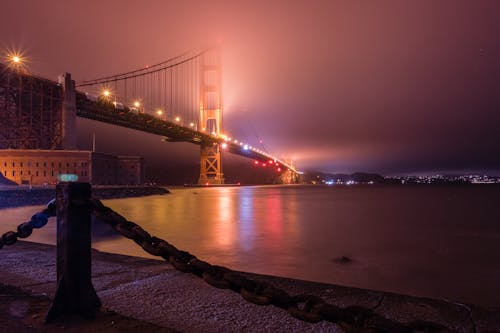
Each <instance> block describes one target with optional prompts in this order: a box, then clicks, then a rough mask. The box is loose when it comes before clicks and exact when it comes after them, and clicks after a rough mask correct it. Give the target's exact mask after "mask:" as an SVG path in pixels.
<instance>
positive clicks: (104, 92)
mask: <svg viewBox="0 0 500 333" xmlns="http://www.w3.org/2000/svg"><path fill="white" fill-rule="evenodd" d="M102 95H103V96H104V97H109V96H111V91H109V90H108V89H104V90H103V91H102Z"/></svg>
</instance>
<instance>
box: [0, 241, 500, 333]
mask: <svg viewBox="0 0 500 333" xmlns="http://www.w3.org/2000/svg"><path fill="white" fill-rule="evenodd" d="M130 246H137V245H135V244H134V243H133V242H131V244H130ZM55 258H56V249H55V247H54V246H51V245H45V244H38V243H30V242H22V241H19V242H17V243H16V244H14V245H12V246H4V248H3V249H1V250H0V271H1V274H0V283H1V284H4V285H8V286H15V287H19V288H21V289H20V290H22V291H24V292H27V293H28V294H31V295H42V296H44V295H46V296H48V297H49V298H52V297H53V296H54V293H55V288H56V282H55V279H56V263H55ZM92 271H93V274H92V275H93V284H94V287H95V289H96V290H97V293H98V295H99V297H100V299H101V301H102V303H103V307H104V309H105V311H113V312H116V313H117V314H119V315H121V316H125V317H130V318H133V319H137V320H139V321H141V323H143V322H147V323H145V324H144V323H143V324H140V325H148V323H150V324H152V325H153V326H151V327H150V329H152V328H153V327H157V328H162V327H163V328H166V330H165V331H180V332H259V333H260V332H301V333H302V332H342V330H341V329H340V327H339V326H337V325H335V324H333V323H329V322H325V321H323V322H320V323H317V324H310V323H305V322H302V321H299V320H296V319H294V318H293V317H291V316H290V315H289V314H288V313H287V312H286V311H284V310H282V309H279V308H276V307H273V306H258V305H254V304H251V303H248V302H247V301H245V300H244V299H243V298H242V297H241V296H240V295H238V294H236V293H234V292H232V291H229V290H221V289H216V288H214V287H212V286H210V285H208V284H206V283H205V282H204V281H203V280H201V279H199V278H198V277H196V276H195V275H192V274H185V273H181V272H179V271H177V270H175V269H174V268H173V267H172V266H171V265H169V264H167V263H165V262H163V261H156V260H150V259H143V258H136V257H129V256H123V255H115V254H108V253H101V252H98V251H94V252H93V267H92ZM249 275H250V276H251V277H252V278H255V279H261V280H264V281H267V282H270V283H272V284H274V285H275V286H277V287H280V288H283V289H285V290H287V291H288V292H289V293H290V294H292V295H295V294H301V293H307V294H314V295H317V296H320V297H322V298H323V299H324V300H325V301H327V302H328V303H331V304H335V305H339V306H342V307H346V306H351V305H361V306H366V307H370V308H373V309H376V312H377V313H379V314H381V315H383V316H384V317H386V318H389V319H394V320H398V321H403V322H411V321H414V320H417V319H420V320H425V321H432V322H437V323H440V324H443V325H445V326H446V327H449V328H451V329H453V330H456V331H458V332H474V333H475V332H486V331H488V332H495V331H497V332H500V309H484V308H479V307H476V306H466V305H461V304H456V303H450V302H446V301H440V300H431V299H424V298H416V297H409V296H401V295H396V294H390V293H382V292H375V291H368V290H362V289H355V288H346V287H340V286H335V285H328V284H321V283H313V282H306V281H298V280H292V279H286V278H279V277H271V276H263V275H254V274H249ZM47 309H48V308H47ZM47 309H45V311H46V310H47ZM25 313H26V314H29V313H30V312H29V311H28V310H26V311H25ZM39 316H41V317H43V316H45V312H44V313H41V314H39ZM125 317H121V318H122V319H121V320H124V319H123V318H125ZM133 319H132V320H133ZM80 323H82V321H80ZM82 325H86V324H85V323H82ZM140 325H139V326H132V327H135V328H136V329H137V330H140V331H148V330H149V329H146V328H145V327H144V326H140ZM135 328H132V329H129V330H128V331H129V332H133V331H136V329H135ZM152 330H153V331H158V330H155V329H152ZM34 331H35V332H36V331H37V330H34ZM95 331H96V332H97V330H95Z"/></svg>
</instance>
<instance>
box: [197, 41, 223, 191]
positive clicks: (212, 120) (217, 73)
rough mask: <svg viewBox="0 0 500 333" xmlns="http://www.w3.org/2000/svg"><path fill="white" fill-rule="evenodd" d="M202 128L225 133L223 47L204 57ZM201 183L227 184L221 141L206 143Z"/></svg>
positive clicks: (202, 60) (206, 53) (201, 157)
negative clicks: (222, 70)
mask: <svg viewBox="0 0 500 333" xmlns="http://www.w3.org/2000/svg"><path fill="white" fill-rule="evenodd" d="M198 128H199V129H200V130H202V131H206V132H207V133H211V134H213V135H219V134H220V133H222V73H221V60H220V48H219V47H216V48H213V49H210V50H208V51H207V52H205V53H204V54H203V55H202V56H201V59H200V124H199V127H198ZM198 183H199V184H224V174H223V173H222V159H221V149H220V147H219V145H218V144H202V145H201V154H200V178H199V180H198Z"/></svg>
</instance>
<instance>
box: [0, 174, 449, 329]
mask: <svg viewBox="0 0 500 333" xmlns="http://www.w3.org/2000/svg"><path fill="white" fill-rule="evenodd" d="M56 215H57V291H56V295H55V298H54V300H53V303H52V306H51V308H50V309H49V311H48V314H47V316H46V322H51V321H54V320H55V319H57V318H58V317H61V316H65V315H70V314H79V315H82V316H84V317H92V316H93V315H94V313H95V311H97V310H98V309H99V308H100V306H101V302H100V300H99V298H98V296H97V294H96V292H95V289H94V287H93V285H92V281H91V273H90V272H91V269H90V267H91V255H90V253H91V235H90V224H91V216H92V215H93V216H94V217H96V218H97V219H98V220H100V221H102V222H104V223H106V224H108V225H110V226H111V227H112V228H113V229H114V230H116V231H117V232H118V233H120V234H121V235H122V236H124V237H126V238H129V239H131V240H133V241H134V242H135V243H136V244H138V245H139V246H141V247H142V248H143V249H144V251H146V252H147V253H149V254H151V255H154V256H159V257H162V258H163V259H164V260H166V261H168V262H169V263H170V264H171V265H173V266H174V267H175V268H176V269H177V270H179V271H182V272H185V273H191V274H194V275H196V276H198V277H200V278H202V279H203V280H204V281H205V282H206V283H208V284H210V285H212V286H214V287H216V288H222V289H230V290H232V291H234V292H237V293H239V294H240V295H241V297H243V298H244V299H245V300H247V301H249V302H251V303H254V304H258V305H273V306H276V307H279V308H282V309H284V310H285V311H287V312H288V313H289V314H290V315H291V316H293V317H295V318H297V319H300V320H303V321H307V322H311V323H316V322H319V321H322V320H327V321H330V322H333V323H336V324H338V325H340V326H341V327H342V329H343V330H344V331H346V332H349V333H354V332H391V333H406V332H408V333H410V332H452V330H451V329H449V328H447V327H445V326H443V325H441V324H439V323H435V322H429V321H413V322H410V323H403V322H398V321H395V320H391V319H388V318H385V317H384V316H382V315H380V314H378V313H376V312H375V311H374V309H371V308H368V307H362V306H351V307H345V308H342V307H339V306H336V305H332V304H328V303H326V302H325V301H324V300H323V299H322V298H320V297H318V296H315V295H305V294H300V295H293V296H292V295H290V294H289V293H288V292H286V291H285V290H283V289H280V288H277V287H275V286H273V285H271V284H269V283H266V282H262V281H257V280H254V279H250V278H248V277H246V276H244V275H243V274H241V273H239V272H236V271H233V270H231V269H229V268H226V267H222V266H217V265H211V264H209V263H207V262H205V261H203V260H200V259H198V258H197V257H196V256H194V255H193V254H191V253H189V252H186V251H182V250H179V249H177V248H176V247H175V246H174V245H172V244H170V243H168V242H167V241H165V240H163V239H160V238H158V237H155V236H151V235H150V234H149V233H148V232H147V231H145V230H144V229H142V228H141V227H140V226H139V225H137V224H136V223H134V222H131V221H128V220H127V219H126V218H125V217H123V216H122V215H120V214H118V213H117V212H115V211H113V210H112V209H111V208H109V207H106V206H104V205H103V203H102V202H101V201H99V200H97V199H93V198H92V197H91V187H90V184H87V183H60V184H58V185H57V187H56V199H55V200H52V201H51V202H50V203H49V204H48V205H47V208H45V209H44V210H42V211H41V212H39V213H37V214H35V215H33V217H32V218H31V220H30V221H28V222H25V223H22V224H20V225H19V227H18V228H17V231H16V232H14V231H9V232H6V233H4V234H3V236H2V237H1V239H0V249H1V248H2V247H3V246H4V245H13V244H14V243H15V242H16V241H17V239H18V238H26V237H28V236H30V235H31V233H32V231H33V229H34V228H41V227H43V226H44V225H46V224H47V222H48V219H49V218H50V217H52V216H56Z"/></svg>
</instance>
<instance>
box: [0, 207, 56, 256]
mask: <svg viewBox="0 0 500 333" xmlns="http://www.w3.org/2000/svg"><path fill="white" fill-rule="evenodd" d="M53 216H56V199H52V200H50V201H49V203H48V204H47V206H46V208H45V209H44V210H42V211H40V212H38V213H36V214H35V215H33V216H32V217H31V219H30V220H29V221H28V222H24V223H21V224H20V225H18V226H17V231H7V232H6V233H4V234H3V235H2V237H1V238H0V249H1V248H3V246H4V245H12V244H14V243H15V242H17V239H18V238H27V237H29V236H31V233H32V232H33V229H40V228H42V227H43V226H45V225H46V224H47V223H48V221H49V218H50V217H53Z"/></svg>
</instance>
